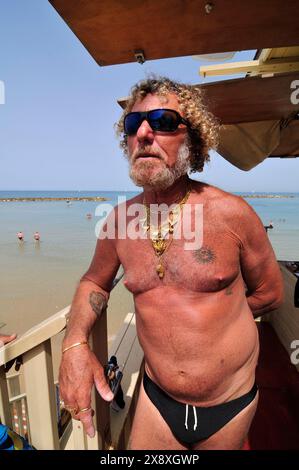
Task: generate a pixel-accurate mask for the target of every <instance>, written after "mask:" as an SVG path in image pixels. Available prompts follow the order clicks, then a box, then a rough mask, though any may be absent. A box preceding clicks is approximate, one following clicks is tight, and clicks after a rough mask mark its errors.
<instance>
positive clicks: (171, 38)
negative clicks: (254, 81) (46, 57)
mask: <svg viewBox="0 0 299 470" xmlns="http://www.w3.org/2000/svg"><path fill="white" fill-rule="evenodd" d="M49 1H50V3H51V4H52V5H53V7H54V8H55V9H56V10H57V12H58V13H59V15H60V16H61V17H62V18H63V19H64V21H65V22H66V23H67V24H68V26H69V27H70V28H71V29H72V31H73V32H74V33H75V35H76V36H77V37H78V38H79V40H80V41H81V42H82V44H83V45H84V46H85V47H86V49H87V50H88V51H89V52H90V54H91V55H92V57H93V58H94V59H95V61H96V62H97V63H98V64H99V65H113V64H121V63H126V62H134V61H135V60H136V58H135V51H139V50H142V51H143V53H144V57H145V59H146V60H153V59H161V58H165V57H178V56H186V55H195V54H208V53H215V52H225V51H240V50H247V49H260V48H266V47H269V48H270V47H280V46H290V45H294V44H298V43H299V27H298V3H297V2H296V1H294V0H250V1H241V0H212V1H206V0H163V1H161V0H150V1H149V0H146V1H145V0H144V1H143V0H142V1H141V0H126V1H123V0H88V1H86V0H85V1H84V0H67V1H65V0H49Z"/></svg>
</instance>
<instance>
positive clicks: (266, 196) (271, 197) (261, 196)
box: [241, 193, 295, 199]
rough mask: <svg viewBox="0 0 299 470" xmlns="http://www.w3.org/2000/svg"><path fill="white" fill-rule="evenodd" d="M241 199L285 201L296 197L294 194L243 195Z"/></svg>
mask: <svg viewBox="0 0 299 470" xmlns="http://www.w3.org/2000/svg"><path fill="white" fill-rule="evenodd" d="M241 197H244V198H246V197H249V198H250V197H251V198H266V199H285V198H287V199H288V198H292V197H295V196H293V195H292V194H254V193H253V194H241Z"/></svg>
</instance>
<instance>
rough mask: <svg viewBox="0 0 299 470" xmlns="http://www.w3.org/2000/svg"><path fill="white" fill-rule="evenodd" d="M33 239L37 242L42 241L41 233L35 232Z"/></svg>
mask: <svg viewBox="0 0 299 470" xmlns="http://www.w3.org/2000/svg"><path fill="white" fill-rule="evenodd" d="M33 238H34V240H35V241H36V242H39V241H40V234H39V232H35V234H34V235H33Z"/></svg>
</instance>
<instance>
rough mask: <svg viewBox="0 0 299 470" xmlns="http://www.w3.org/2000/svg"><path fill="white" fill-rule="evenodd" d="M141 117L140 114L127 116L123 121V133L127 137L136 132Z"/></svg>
mask: <svg viewBox="0 0 299 470" xmlns="http://www.w3.org/2000/svg"><path fill="white" fill-rule="evenodd" d="M141 122H142V117H141V114H140V113H130V114H127V115H126V117H125V121H124V129H125V133H126V134H128V135H134V134H136V132H137V131H138V129H139V127H140V124H141Z"/></svg>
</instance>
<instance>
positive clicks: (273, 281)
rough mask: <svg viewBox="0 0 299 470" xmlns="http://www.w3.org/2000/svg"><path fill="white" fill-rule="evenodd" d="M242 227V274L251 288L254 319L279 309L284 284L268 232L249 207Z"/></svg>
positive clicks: (249, 294)
mask: <svg viewBox="0 0 299 470" xmlns="http://www.w3.org/2000/svg"><path fill="white" fill-rule="evenodd" d="M245 204H246V207H244V211H242V223H241V224H240V226H239V227H240V231H241V239H242V247H241V256H240V262H241V270H242V275H243V279H244V281H245V283H246V286H247V289H248V291H247V294H246V296H247V302H248V305H249V307H250V308H251V310H252V313H253V315H254V317H259V316H260V315H263V314H264V313H267V312H270V311H271V310H274V309H276V308H278V307H279V306H280V305H281V304H282V302H283V281H282V275H281V272H280V269H279V265H278V263H277V260H276V257H275V254H274V251H273V248H272V246H271V243H270V241H269V238H268V235H267V233H266V231H265V228H264V226H263V224H262V222H261V220H260V218H259V217H258V216H257V214H256V213H255V212H254V210H253V209H252V208H251V207H250V206H249V205H248V204H247V203H245Z"/></svg>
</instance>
